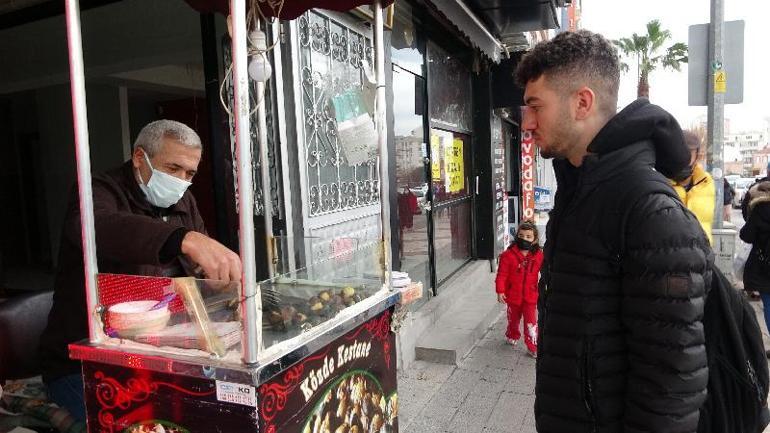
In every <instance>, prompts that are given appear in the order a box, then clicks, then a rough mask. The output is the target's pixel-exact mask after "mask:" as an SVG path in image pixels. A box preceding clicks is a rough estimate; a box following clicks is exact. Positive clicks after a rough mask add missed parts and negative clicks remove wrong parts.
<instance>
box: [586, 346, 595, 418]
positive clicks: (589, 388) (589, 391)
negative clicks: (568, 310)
mask: <svg viewBox="0 0 770 433" xmlns="http://www.w3.org/2000/svg"><path fill="white" fill-rule="evenodd" d="M590 353H591V340H587V341H586V342H585V344H584V345H583V404H585V407H586V410H587V411H588V415H589V416H590V417H591V422H593V424H594V425H593V430H594V431H595V429H596V413H595V410H594V404H593V395H594V390H593V384H592V383H591V382H592V381H591V377H590V376H591V361H590V357H591V355H590Z"/></svg>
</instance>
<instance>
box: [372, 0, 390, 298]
mask: <svg viewBox="0 0 770 433" xmlns="http://www.w3.org/2000/svg"><path fill="white" fill-rule="evenodd" d="M372 9H374V54H375V62H374V64H375V69H376V71H377V96H376V99H375V104H374V105H375V107H377V108H376V111H375V114H374V115H375V124H376V126H377V141H378V146H379V151H380V152H379V155H380V204H381V209H382V210H381V213H380V216H381V220H382V253H383V255H384V258H385V284H386V286H387V287H388V288H389V289H392V288H393V285H392V284H391V269H392V266H393V265H392V263H393V262H392V254H391V249H390V243H391V234H390V183H389V182H390V179H389V177H388V135H387V133H386V129H385V104H386V102H385V41H384V37H385V36H384V33H385V32H384V30H383V27H384V24H383V16H382V0H375V1H374V3H373V5H372Z"/></svg>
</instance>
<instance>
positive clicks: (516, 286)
mask: <svg viewBox="0 0 770 433" xmlns="http://www.w3.org/2000/svg"><path fill="white" fill-rule="evenodd" d="M538 239H539V236H538V233H537V227H536V226H535V224H534V223H532V222H530V221H524V222H522V223H521V224H520V225H519V229H518V230H517V231H516V240H515V242H513V243H512V244H511V245H510V246H509V247H508V249H507V250H505V251H504V252H503V253H502V254H501V255H500V266H499V267H498V269H497V278H495V290H496V291H497V300H498V302H500V303H502V304H506V305H507V306H508V329H507V330H506V331H505V337H506V338H507V339H508V343H510V344H511V345H513V346H515V345H516V343H517V342H518V341H519V337H521V332H520V331H519V325H520V323H521V319H522V316H524V343H525V344H526V345H527V351H528V352H529V354H530V355H532V356H533V357H536V356H537V312H536V306H537V296H538V293H537V281H538V278H539V274H540V266H541V265H542V264H543V252H542V251H541V250H540V245H539V243H538Z"/></svg>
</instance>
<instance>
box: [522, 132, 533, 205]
mask: <svg viewBox="0 0 770 433" xmlns="http://www.w3.org/2000/svg"><path fill="white" fill-rule="evenodd" d="M521 211H522V215H523V219H524V220H534V219H535V141H534V140H533V139H532V132H530V131H522V133H521Z"/></svg>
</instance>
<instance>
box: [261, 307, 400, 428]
mask: <svg viewBox="0 0 770 433" xmlns="http://www.w3.org/2000/svg"><path fill="white" fill-rule="evenodd" d="M390 314H391V310H385V311H384V312H382V313H380V314H379V315H377V316H375V317H374V318H372V319H370V320H369V321H367V322H365V323H364V324H362V325H361V326H359V327H358V328H356V329H354V330H352V331H350V332H348V333H347V334H345V335H343V336H342V337H340V338H338V339H337V340H336V341H334V342H333V343H331V344H330V345H328V346H326V347H325V348H323V349H321V350H319V351H317V352H315V353H313V354H311V355H309V356H308V357H306V358H304V359H303V360H302V361H300V362H298V363H297V364H295V365H293V366H291V367H289V369H288V370H286V371H284V372H283V373H280V374H278V375H276V376H275V377H273V378H272V379H270V380H269V381H268V382H267V383H265V384H263V385H262V386H260V387H259V389H258V402H259V411H260V424H261V427H260V432H263V433H278V432H280V433H305V432H347V433H350V432H359V433H381V432H396V431H398V394H397V392H396V344H395V336H394V334H393V333H392V332H391V330H390Z"/></svg>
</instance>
